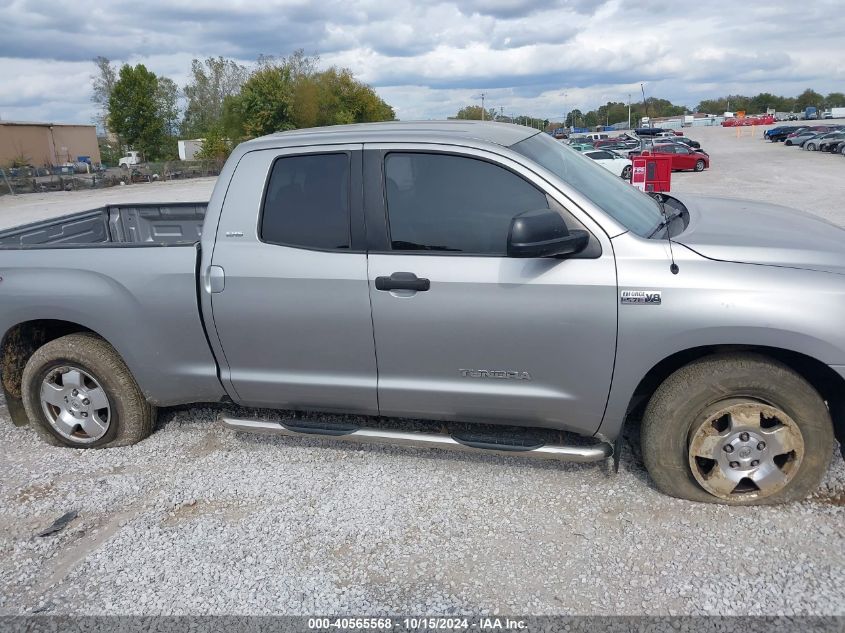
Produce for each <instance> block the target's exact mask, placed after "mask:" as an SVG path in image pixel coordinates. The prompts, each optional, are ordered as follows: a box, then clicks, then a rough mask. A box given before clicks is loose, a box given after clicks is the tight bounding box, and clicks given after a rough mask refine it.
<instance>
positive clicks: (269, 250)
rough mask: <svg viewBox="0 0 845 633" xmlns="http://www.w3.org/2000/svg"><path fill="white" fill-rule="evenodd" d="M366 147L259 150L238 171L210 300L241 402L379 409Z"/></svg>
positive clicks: (230, 381)
mask: <svg viewBox="0 0 845 633" xmlns="http://www.w3.org/2000/svg"><path fill="white" fill-rule="evenodd" d="M360 148H361V146H360V145H357V146H348V147H336V148H334V149H332V148H314V149H312V150H309V149H307V148H298V149H288V150H262V151H254V152H249V153H248V154H246V155H245V156H244V157H243V158H242V159H241V160H240V162H239V163H238V168H237V169H238V171H237V177H236V178H234V179H233V180H232V183H231V184H230V186H229V190H228V191H227V193H226V200H225V202H224V207H223V212H222V213H221V218H220V226H219V227H218V230H217V242H216V245H215V248H214V254H213V256H212V264H213V265H214V266H217V267H219V269H222V275H223V279H224V280H223V283H222V284H220V286H221V287H218V288H216V292H213V293H212V294H211V301H212V310H213V315H214V319H213V326H214V328H215V331H216V335H217V336H218V337H219V341H220V345H221V347H222V349H223V356H224V358H223V360H224V361H225V365H226V366H224V367H223V369H222V373H223V375H222V377H223V379H224V381H226V382H227V386H228V387H229V388H230V389H232V390H234V392H235V394H236V395H237V398H238V401H239V402H240V403H241V404H246V405H251V406H265V407H276V408H291V409H322V410H338V411H344V412H346V411H348V412H357V413H372V414H375V413H377V412H378V404H377V400H376V363H375V351H374V346H373V330H372V320H371V317H370V298H369V293H368V284H367V256H366V252H365V248H364V244H363V241H362V240H363V218H362V215H361V204H362V202H361V178H362V168H361V151H360ZM259 210H260V211H259Z"/></svg>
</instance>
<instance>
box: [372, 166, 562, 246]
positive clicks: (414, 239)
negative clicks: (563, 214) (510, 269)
mask: <svg viewBox="0 0 845 633" xmlns="http://www.w3.org/2000/svg"><path fill="white" fill-rule="evenodd" d="M384 171H385V195H386V199H387V215H388V220H389V224H390V239H391V244H392V248H393V250H403V251H415V250H426V251H450V252H456V253H473V254H479V255H499V256H505V255H506V254H507V239H508V231H509V230H510V224H511V220H512V219H513V217H514V216H516V215H519V214H520V213H524V212H525V211H532V210H536V209H548V208H549V204H548V201H547V199H546V196H545V194H544V193H543V192H542V191H540V190H539V189H537V188H536V187H534V186H533V185H532V184H530V183H528V182H527V181H525V180H523V179H522V178H521V177H519V176H517V175H516V174H514V173H512V172H510V171H508V170H507V169H504V168H503V167H499V166H497V165H493V164H491V163H488V162H485V161H483V160H477V159H474V158H467V157H462V156H452V155H449V154H414V153H390V154H388V155H387V157H386V158H385V166H384Z"/></svg>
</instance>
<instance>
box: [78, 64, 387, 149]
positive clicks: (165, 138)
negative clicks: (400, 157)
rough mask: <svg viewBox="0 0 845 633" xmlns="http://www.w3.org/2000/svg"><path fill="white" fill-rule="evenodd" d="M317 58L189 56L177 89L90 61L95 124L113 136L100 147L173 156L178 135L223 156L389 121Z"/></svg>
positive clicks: (140, 72)
mask: <svg viewBox="0 0 845 633" xmlns="http://www.w3.org/2000/svg"><path fill="white" fill-rule="evenodd" d="M318 62H319V58H318V57H317V56H309V55H305V54H304V52H303V51H301V50H300V51H296V52H294V53H293V54H292V55H290V56H288V57H273V56H266V55H262V56H260V57H259V58H258V60H257V61H256V64H255V65H254V66H252V67H248V66H245V65H243V64H239V63H238V62H236V61H235V60H232V59H225V58H223V57H209V58H207V59H204V60H199V59H194V60H193V62H192V63H191V75H190V79H189V81H188V83H187V84H186V85H185V86H183V87H182V88H181V89H180V87H179V86H177V85H176V83H175V82H174V81H173V80H171V79H170V78H168V77H163V76H157V75H156V74H155V73H154V72H152V71H150V70H148V69H147V68H146V67H145V66H144V65H143V64H137V65H135V66H131V65H129V64H123V65H122V66H121V67H120V68H116V67H115V65H113V64H112V63H111V61H110V60H109V59H107V58H105V57H97V58H95V59H94V64H95V66H96V71H95V73H94V74H93V75H92V77H91V79H92V87H93V95H92V100H93V101H94V103H96V104H97V105H98V106H99V110H98V115H97V122H98V123H99V124H100V126H101V127H102V128H103V129H104V130H107V131H108V132H110V133H111V134H113V135H114V136H115V137H116V142H113V143H109V142H106V143H105V144H104V146H103V147H101V149H102V153H103V160H104V162H106V163H112V164H114V163H116V162H117V156H118V155H120V153H121V152H122V151H123V150H124V148H126V147H128V148H131V149H133V150H137V151H140V152H142V153H143V155H144V157H145V158H146V159H147V160H150V161H154V160H170V159H175V158H176V156H177V144H176V141H177V139H178V138H203V139H205V142H204V143H203V149H202V152H201V157H203V158H217V159H223V158H225V157H226V156H228V153H229V152H230V151H231V148H232V147H234V145H235V144H237V143H239V142H240V141H243V140H246V139H250V138H255V137H257V136H263V135H265V134H271V133H273V132H281V131H285V130H293V129H298V128H303V127H314V126H321V125H338V124H343V123H364V122H369V121H389V120H393V119H394V118H395V113H394V111H393V108H392V107H391V106H390V105H388V104H387V103H385V101H384V100H382V99H381V98H380V97H379V96H378V95H377V94H376V93H375V91H374V90H373V89H372V88H371V87H369V86H368V85H366V84H364V83H362V82H361V81H359V80H357V79H356V78H355V77H354V75H353V74H352V72H351V71H350V70H349V69H347V68H336V67H331V68H328V69H326V70H318Z"/></svg>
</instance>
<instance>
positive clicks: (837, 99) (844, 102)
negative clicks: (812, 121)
mask: <svg viewBox="0 0 845 633" xmlns="http://www.w3.org/2000/svg"><path fill="white" fill-rule="evenodd" d="M824 105H825V107H826V108H842V107H845V94H842V93H841V92H831V93H830V94H829V95H827V97H825V99H824Z"/></svg>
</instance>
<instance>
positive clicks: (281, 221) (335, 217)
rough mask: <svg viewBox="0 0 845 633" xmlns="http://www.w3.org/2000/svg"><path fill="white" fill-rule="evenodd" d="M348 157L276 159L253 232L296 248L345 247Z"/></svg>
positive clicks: (347, 238) (286, 157)
mask: <svg viewBox="0 0 845 633" xmlns="http://www.w3.org/2000/svg"><path fill="white" fill-rule="evenodd" d="M349 171H350V168H349V156H348V155H347V154H314V155H303V156H284V157H282V158H277V159H276V162H275V163H273V169H272V171H271V172H270V180H269V182H268V183H267V192H266V194H265V196H264V207H263V209H262V213H261V227H260V230H259V235H260V237H261V240H262V241H264V242H270V243H273V244H283V245H286V246H297V247H301V248H318V249H346V248H349V241H350V240H349Z"/></svg>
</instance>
